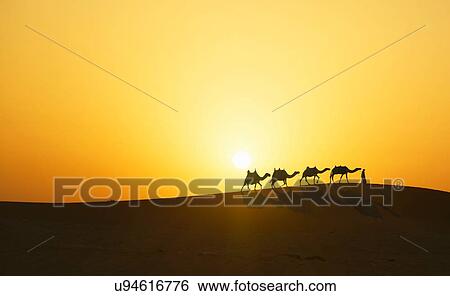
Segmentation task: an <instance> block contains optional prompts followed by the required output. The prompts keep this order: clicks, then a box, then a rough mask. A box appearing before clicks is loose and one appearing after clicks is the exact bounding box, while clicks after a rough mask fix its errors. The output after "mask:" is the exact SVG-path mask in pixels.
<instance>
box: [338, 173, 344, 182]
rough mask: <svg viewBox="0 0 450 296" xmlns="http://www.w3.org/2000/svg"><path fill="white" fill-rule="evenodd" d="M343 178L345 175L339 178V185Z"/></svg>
mask: <svg viewBox="0 0 450 296" xmlns="http://www.w3.org/2000/svg"><path fill="white" fill-rule="evenodd" d="M342 177H344V175H341V177H340V178H339V183H341V180H342Z"/></svg>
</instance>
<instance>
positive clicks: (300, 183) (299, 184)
mask: <svg viewBox="0 0 450 296" xmlns="http://www.w3.org/2000/svg"><path fill="white" fill-rule="evenodd" d="M302 180H303V177H301V178H300V182H299V183H298V186H302Z"/></svg>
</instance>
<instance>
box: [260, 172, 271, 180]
mask: <svg viewBox="0 0 450 296" xmlns="http://www.w3.org/2000/svg"><path fill="white" fill-rule="evenodd" d="M267 177H270V174H269V173H265V174H264V176H263V177H262V178H261V180H264V179H265V178H267Z"/></svg>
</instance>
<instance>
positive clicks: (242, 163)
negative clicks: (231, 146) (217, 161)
mask: <svg viewBox="0 0 450 296" xmlns="http://www.w3.org/2000/svg"><path fill="white" fill-rule="evenodd" d="M250 163H251V157H250V155H249V154H248V153H247V152H245V151H239V152H236V153H235V154H234V156H233V164H234V166H235V167H237V168H238V169H248V168H249V166H250Z"/></svg>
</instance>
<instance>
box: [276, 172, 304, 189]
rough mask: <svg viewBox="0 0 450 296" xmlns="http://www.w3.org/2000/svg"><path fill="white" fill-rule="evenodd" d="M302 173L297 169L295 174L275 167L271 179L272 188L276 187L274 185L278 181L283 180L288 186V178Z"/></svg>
mask: <svg viewBox="0 0 450 296" xmlns="http://www.w3.org/2000/svg"><path fill="white" fill-rule="evenodd" d="M298 174H300V172H299V171H295V172H294V173H293V174H291V175H289V174H288V173H287V172H286V170H284V169H283V170H280V169H278V170H277V169H273V174H272V180H271V181H270V182H271V183H272V188H274V185H275V183H276V182H277V181H283V184H284V185H285V186H287V183H286V180H287V179H289V178H292V177H294V176H296V175H298Z"/></svg>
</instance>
